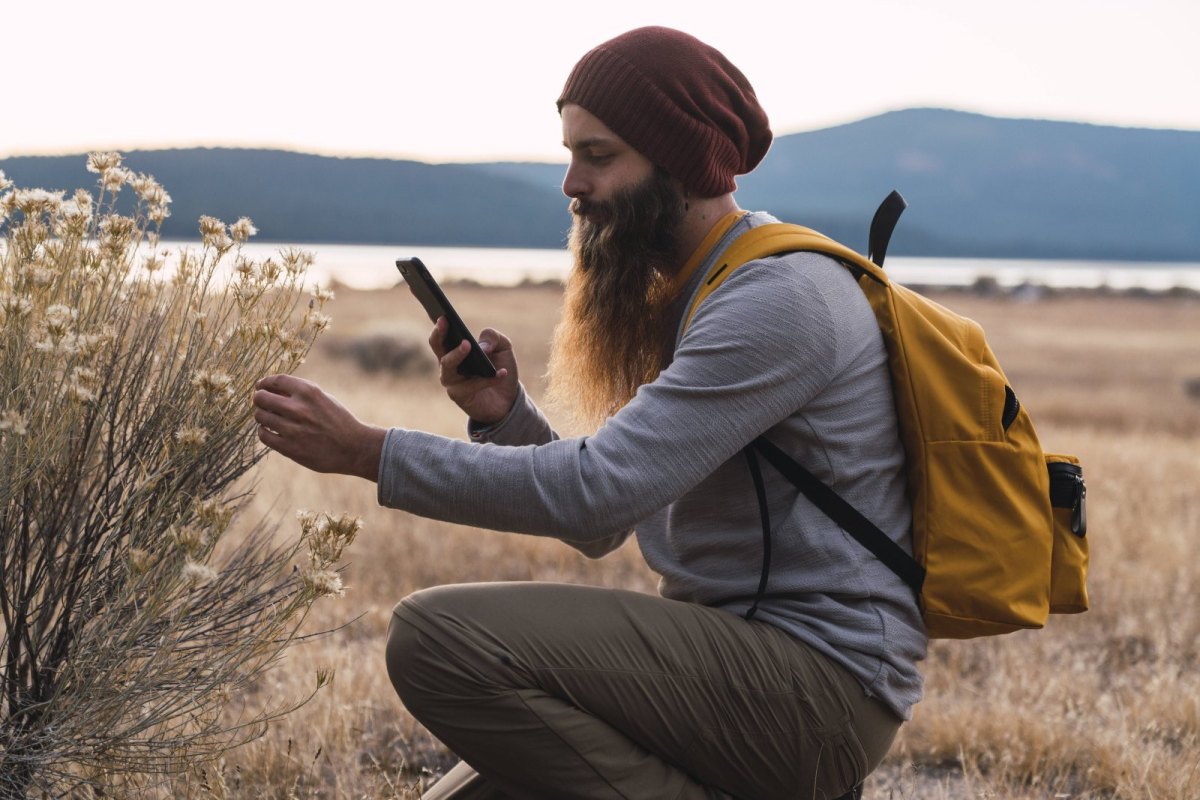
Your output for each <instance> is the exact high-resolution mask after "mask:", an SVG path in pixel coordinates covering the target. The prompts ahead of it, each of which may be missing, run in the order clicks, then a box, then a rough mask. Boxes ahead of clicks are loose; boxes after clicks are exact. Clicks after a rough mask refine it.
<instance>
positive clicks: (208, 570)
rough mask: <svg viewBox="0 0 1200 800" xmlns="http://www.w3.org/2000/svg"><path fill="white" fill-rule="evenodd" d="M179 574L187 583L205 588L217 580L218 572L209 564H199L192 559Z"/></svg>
mask: <svg viewBox="0 0 1200 800" xmlns="http://www.w3.org/2000/svg"><path fill="white" fill-rule="evenodd" d="M179 574H180V576H182V578H183V579H184V580H185V581H187V582H188V583H191V584H194V585H196V586H203V585H204V584H206V583H212V582H213V581H215V580H216V579H217V571H216V570H215V569H213V568H212V567H210V566H208V565H207V564H198V563H196V562H195V561H192V560H190V559H189V560H188V561H187V562H186V563H185V564H184V565H183V569H182V570H181V571H180V573H179Z"/></svg>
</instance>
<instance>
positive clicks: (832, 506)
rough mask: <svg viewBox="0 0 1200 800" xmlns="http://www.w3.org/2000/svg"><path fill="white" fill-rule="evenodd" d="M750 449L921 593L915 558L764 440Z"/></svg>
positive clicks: (921, 580) (921, 576)
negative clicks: (756, 452) (760, 455)
mask: <svg viewBox="0 0 1200 800" xmlns="http://www.w3.org/2000/svg"><path fill="white" fill-rule="evenodd" d="M750 447H752V448H754V449H755V450H757V451H758V452H759V453H760V454H762V457H763V458H765V459H766V460H767V462H768V463H769V464H771V466H773V467H775V469H777V470H779V472H780V474H782V475H783V477H785V478H787V479H788V481H790V482H791V483H792V485H793V486H795V487H796V488H797V489H799V490H800V491H801V493H803V495H804V496H805V497H807V498H808V499H809V502H811V503H812V504H813V505H814V506H816V507H817V508H819V509H820V510H821V511H822V512H824V513H825V515H826V516H828V517H829V518H830V519H831V520H833V521H834V522H836V523H837V524H838V525H839V526H840V527H841V528H842V530H844V531H846V533H848V534H850V535H851V536H852V537H854V540H855V541H857V542H858V543H859V544H861V545H862V546H863V547H865V548H867V549H868V550H870V551H871V552H872V553H873V554H874V555H875V557H876V558H878V559H879V560H880V561H882V562H883V563H884V564H885V565H886V566H887V567H888V569H890V570H891V571H892V572H894V573H896V574H897V575H899V576H900V578H901V579H902V580H903V581H904V582H905V583H907V584H908V585H909V586H911V587H912V590H913V591H914V592H915V593H917V594H918V595H919V594H920V593H921V585H922V584H923V583H924V582H925V569H924V567H922V566H921V565H920V564H918V563H917V561H916V559H914V558H913V557H912V556H910V555H909V554H908V553H906V552H904V549H903V548H902V547H900V545H898V544H896V543H895V542H893V541H892V540H891V539H890V538H888V536H887V534H885V533H884V532H883V531H881V530H879V528H877V527H876V526H875V524H874V523H873V522H871V521H870V520H869V519H867V518H866V517H864V516H863V515H862V514H860V513H858V511H857V510H856V509H855V508H854V507H853V506H852V505H850V504H849V503H847V502H846V501H845V500H843V499H842V498H841V496H840V495H839V494H838V493H837V492H835V491H833V489H830V488H829V487H828V486H826V485H825V484H824V483H822V482H821V480H820V479H819V478H817V477H816V476H815V475H813V474H812V473H811V472H809V471H808V470H807V469H805V468H804V467H802V466H801V465H800V464H798V463H796V462H795V461H794V460H793V459H792V458H791V457H790V456H789V455H788V454H787V453H785V452H783V451H782V450H780V449H779V448H778V447H776V446H775V445H773V444H771V442H769V441H767V439H766V438H765V437H763V436H759V437H758V438H757V439H755V440H754V441H753V442H751V444H750ZM747 449H749V448H747ZM759 503H760V504H761V505H762V508H763V509H764V513H765V509H766V503H765V500H764V499H763V498H761V497H760V500H759ZM759 591H760V592H761V591H762V589H761V588H760V590H759Z"/></svg>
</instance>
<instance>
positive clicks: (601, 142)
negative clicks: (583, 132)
mask: <svg viewBox="0 0 1200 800" xmlns="http://www.w3.org/2000/svg"><path fill="white" fill-rule="evenodd" d="M614 141H615V140H613V139H610V138H608V137H605V136H589V137H588V138H586V139H580V140H579V141H578V142H576V143H575V145H574V146H573V147H572V146H571V144H570V143H569V142H567V141H566V140H565V139H564V140H563V143H562V144H563V147H565V148H567V149H568V150H585V149H587V148H589V147H612V146H613V143H614Z"/></svg>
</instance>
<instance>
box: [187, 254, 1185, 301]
mask: <svg viewBox="0 0 1200 800" xmlns="http://www.w3.org/2000/svg"><path fill="white" fill-rule="evenodd" d="M163 245H164V246H168V247H171V248H172V249H174V248H175V247H178V246H188V247H196V244H195V243H191V242H164V243H163ZM285 246H286V245H280V244H268V243H260V242H250V243H247V244H246V245H245V246H244V249H243V252H244V253H245V254H246V256H248V257H250V258H253V259H263V258H266V257H268V256H272V255H274V254H275V253H277V252H278V251H279V249H280V248H282V247H285ZM296 246H297V247H300V248H302V249H304V250H308V251H310V252H312V253H314V254H315V255H316V263H315V264H314V265H313V267H312V268H311V269H310V271H309V278H310V280H313V281H318V282H320V283H322V284H328V283H330V282H331V281H334V280H336V281H337V282H339V283H342V284H345V285H347V286H351V287H354V288H356V289H379V288H385V287H389V286H394V285H395V284H396V283H397V282H398V280H399V273H398V272H397V271H396V266H395V262H396V259H397V258H401V257H404V256H417V257H419V258H420V259H421V260H422V261H423V262H424V263H425V266H427V267H429V271H430V272H431V273H433V275H434V277H436V278H437V279H438V280H452V279H467V280H473V281H477V282H479V283H483V284H491V285H513V284H517V283H520V282H522V281H544V280H558V279H561V278H562V277H563V276H564V275H566V273H567V270H568V269H569V268H570V256H569V255H568V254H567V252H566V251H565V250H538V249H518V248H490V247H428V246H425V245H412V246H407V245H347V244H302V245H296ZM887 271H888V274H890V275H891V276H892V277H893V278H895V279H896V280H898V281H900V282H901V283H908V284H913V285H926V286H969V285H971V284H973V283H975V282H976V281H977V280H979V279H980V278H991V279H994V280H995V281H996V282H997V283H999V284H1000V285H1001V286H1019V285H1021V284H1024V283H1031V284H1040V285H1042V286H1048V287H1055V288H1097V287H1101V286H1106V287H1108V288H1111V289H1117V290H1124V289H1146V290H1150V291H1163V290H1167V289H1171V288H1176V287H1179V288H1188V289H1194V290H1196V291H1200V263H1158V262H1146V263H1141V262H1121V261H1112V262H1109V261H1053V260H1024V259H975V258H924V257H904V256H893V257H891V258H888V259H887Z"/></svg>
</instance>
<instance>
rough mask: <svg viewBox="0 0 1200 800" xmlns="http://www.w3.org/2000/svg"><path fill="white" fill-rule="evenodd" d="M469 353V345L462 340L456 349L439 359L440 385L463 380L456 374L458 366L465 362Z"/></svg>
mask: <svg viewBox="0 0 1200 800" xmlns="http://www.w3.org/2000/svg"><path fill="white" fill-rule="evenodd" d="M470 352H471V343H470V342H468V341H466V340H464V341H462V342H460V343H459V345H458V347H456V348H454V349H453V350H451V351H449V352H448V353H446V354H445V355H444V356H442V357H441V358H440V359H438V361H439V363H440V364H441V367H442V385H443V386H445V385H446V383H447V382H449V381H454V382H456V383H457V382H458V381H460V380H462V379H463V376H461V375H459V374H458V365H459V364H461V363H462V362H463V361H465V360H466V358H467V354H468V353H470Z"/></svg>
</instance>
